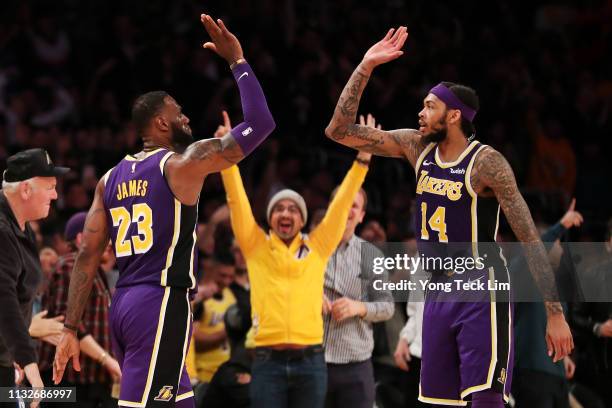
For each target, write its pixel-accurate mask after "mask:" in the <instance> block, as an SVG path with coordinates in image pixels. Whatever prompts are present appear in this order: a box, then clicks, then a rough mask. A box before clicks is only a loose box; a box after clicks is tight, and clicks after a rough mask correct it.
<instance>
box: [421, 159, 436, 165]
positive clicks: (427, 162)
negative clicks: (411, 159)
mask: <svg viewBox="0 0 612 408" xmlns="http://www.w3.org/2000/svg"><path fill="white" fill-rule="evenodd" d="M432 164H434V162H430V161H427V160H425V161H423V166H429V165H432Z"/></svg>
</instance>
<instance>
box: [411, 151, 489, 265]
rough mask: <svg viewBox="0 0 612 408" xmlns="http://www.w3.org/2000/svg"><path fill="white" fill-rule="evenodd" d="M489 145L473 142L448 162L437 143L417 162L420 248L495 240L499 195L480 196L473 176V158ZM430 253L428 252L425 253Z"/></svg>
mask: <svg viewBox="0 0 612 408" xmlns="http://www.w3.org/2000/svg"><path fill="white" fill-rule="evenodd" d="M484 147H485V145H482V144H480V143H479V142H477V141H473V142H471V143H470V144H469V145H468V147H467V148H466V149H465V150H464V152H463V153H462V154H461V155H460V156H459V158H458V159H457V160H455V161H454V162H452V163H444V162H442V161H441V160H440V158H439V156H438V148H437V145H436V144H430V145H429V146H427V148H426V149H425V151H424V152H423V154H422V155H421V157H420V158H419V160H418V161H417V164H416V174H417V186H416V203H417V208H416V214H415V215H416V218H415V223H416V224H415V225H416V226H417V228H420V230H419V231H417V234H416V235H417V243H418V245H419V249H420V250H421V249H423V250H424V251H427V247H428V246H427V245H423V244H424V243H435V242H442V243H446V242H455V243H457V242H479V241H480V242H491V241H495V234H496V232H497V231H496V228H497V222H498V216H499V204H498V203H497V200H496V199H495V198H482V197H477V196H476V193H475V192H474V191H473V190H472V187H471V185H470V181H469V177H470V173H471V170H472V165H473V160H472V159H473V158H474V156H475V155H476V153H477V152H478V151H479V150H481V149H482V148H484ZM425 255H428V254H425Z"/></svg>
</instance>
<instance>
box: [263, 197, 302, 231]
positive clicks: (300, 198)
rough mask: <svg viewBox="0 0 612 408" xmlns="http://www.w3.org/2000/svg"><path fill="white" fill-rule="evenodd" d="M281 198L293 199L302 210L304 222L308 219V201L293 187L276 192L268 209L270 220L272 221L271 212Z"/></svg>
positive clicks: (267, 214)
mask: <svg viewBox="0 0 612 408" xmlns="http://www.w3.org/2000/svg"><path fill="white" fill-rule="evenodd" d="M280 200H291V201H293V202H295V203H296V204H297V206H298V207H299V208H300V212H301V213H302V220H303V221H304V224H306V221H308V210H307V209H306V201H304V198H303V197H302V196H301V195H300V194H299V193H298V192H297V191H293V190H291V189H288V188H286V189H284V190H281V191H279V192H278V193H276V194H274V195H273V196H272V198H271V199H270V202H269V203H268V210H267V211H266V218H267V219H268V222H270V214H272V209H273V208H274V206H275V205H276V203H278V202H279V201H280Z"/></svg>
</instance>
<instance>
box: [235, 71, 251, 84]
mask: <svg viewBox="0 0 612 408" xmlns="http://www.w3.org/2000/svg"><path fill="white" fill-rule="evenodd" d="M245 76H249V73H248V72H244V73H243V74H242V75H240V76H239V77H238V81H240V80H241V79H242V77H245ZM238 81H236V82H238Z"/></svg>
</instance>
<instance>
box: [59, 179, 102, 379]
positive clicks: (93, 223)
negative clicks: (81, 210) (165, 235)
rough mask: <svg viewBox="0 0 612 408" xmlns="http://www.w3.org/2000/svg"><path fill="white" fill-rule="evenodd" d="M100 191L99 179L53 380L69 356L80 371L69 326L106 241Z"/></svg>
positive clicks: (80, 309) (76, 346) (81, 308)
mask: <svg viewBox="0 0 612 408" xmlns="http://www.w3.org/2000/svg"><path fill="white" fill-rule="evenodd" d="M103 195H104V180H100V181H99V182H98V185H97V187H96V194H95V196H94V200H93V203H92V204H91V208H90V209H89V213H88V214H87V218H86V219H85V227H84V229H83V240H82V242H81V247H80V248H79V253H78V254H77V257H76V260H75V263H74V269H73V270H72V274H71V275H70V287H69V289H68V306H67V310H66V320H65V322H64V326H65V327H64V333H63V334H62V338H61V339H60V342H59V344H58V345H57V348H56V350H55V361H54V363H53V380H54V382H55V384H58V383H59V382H60V381H61V379H62V376H63V374H64V369H65V368H66V364H67V363H68V360H70V359H71V358H72V365H73V367H74V368H75V369H76V370H77V371H80V365H79V353H80V348H79V340H78V338H77V336H76V331H75V330H72V328H75V327H78V326H79V321H80V320H81V316H82V315H83V311H84V310H85V306H86V305H87V299H88V298H89V293H90V292H91V286H92V284H93V279H94V277H95V276H96V273H97V271H98V266H99V265H100V258H101V257H102V254H103V253H104V249H105V248H106V246H107V245H108V240H109V233H108V225H107V223H106V211H105V209H104V202H103Z"/></svg>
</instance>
